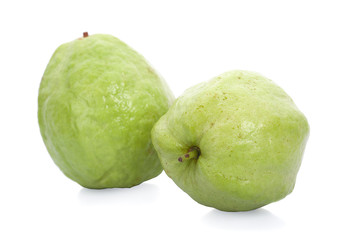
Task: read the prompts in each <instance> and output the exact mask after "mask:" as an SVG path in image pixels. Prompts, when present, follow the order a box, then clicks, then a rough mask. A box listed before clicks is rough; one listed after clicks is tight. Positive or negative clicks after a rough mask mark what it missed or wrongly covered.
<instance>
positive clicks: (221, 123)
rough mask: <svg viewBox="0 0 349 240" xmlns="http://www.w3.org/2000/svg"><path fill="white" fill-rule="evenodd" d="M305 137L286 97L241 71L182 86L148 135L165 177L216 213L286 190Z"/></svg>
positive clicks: (267, 82)
mask: <svg viewBox="0 0 349 240" xmlns="http://www.w3.org/2000/svg"><path fill="white" fill-rule="evenodd" d="M308 135H309V125H308V122H307V120H306V118H305V116H304V115H303V114H302V113H301V112H300V111H299V110H298V108H297V107H296V105H295V104H294V102H293V101H292V99H291V98H290V97H289V96H288V95H287V94H286V93H285V92H284V91H283V90H282V89H281V88H280V87H278V86H277V85H275V84H274V83H273V82H272V81H271V80H269V79H267V78H265V77H263V76H261V75H259V74H257V73H254V72H249V71H231V72H226V73H224V74H222V75H220V76H218V77H216V78H214V79H212V80H210V81H208V82H204V83H201V84H199V85H196V86H194V87H191V88H189V89H188V90H186V91H185V92H184V94H183V95H182V96H180V97H179V98H177V100H176V101H175V102H174V104H173V105H172V106H171V107H170V109H169V111H168V112H167V113H166V114H165V115H164V116H162V117H161V118H160V120H159V121H158V122H157V123H156V124H155V125H154V127H153V130H152V140H153V145H154V147H155V150H156V151H157V152H158V155H159V157H160V160H161V164H162V166H163V168H164V170H165V172H166V174H167V175H168V176H169V177H170V178H171V179H172V180H173V181H174V182H175V183H176V184H177V185H178V186H179V187H180V188H181V189H182V190H183V191H185V192H186V193H187V194H188V195H189V196H190V197H192V198H193V199H194V200H195V201H197V202H198V203H201V204H203V205H206V206H209V207H214V208H217V209H219V210H223V211H247V210H252V209H256V208H259V207H262V206H264V205H266V204H269V203H271V202H274V201H277V200H280V199H282V198H284V197H285V196H286V195H288V194H289V193H291V192H292V190H293V188H294V185H295V182H296V176H297V172H298V170H299V167H300V165H301V160H302V155H303V152H304V149H305V145H306V142H307V139H308ZM196 149H197V150H196Z"/></svg>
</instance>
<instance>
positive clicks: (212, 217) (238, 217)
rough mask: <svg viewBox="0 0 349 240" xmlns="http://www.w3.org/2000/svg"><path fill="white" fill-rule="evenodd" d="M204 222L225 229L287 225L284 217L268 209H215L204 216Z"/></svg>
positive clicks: (280, 226) (260, 228)
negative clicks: (227, 210) (229, 210)
mask: <svg viewBox="0 0 349 240" xmlns="http://www.w3.org/2000/svg"><path fill="white" fill-rule="evenodd" d="M202 220H203V222H204V223H206V224H208V225H210V226H212V227H215V228H223V229H225V230H252V231H253V230H258V231H260V230H271V229H278V228H282V227H283V226H285V223H284V221H283V220H282V219H280V218H279V217H277V216H275V215H274V214H272V213H271V212H269V211H268V210H266V209H263V208H259V209H256V210H252V211H248V212H223V211H219V210H216V209H213V210H212V211H210V212H209V213H208V214H206V215H205V216H204V217H203V219H202Z"/></svg>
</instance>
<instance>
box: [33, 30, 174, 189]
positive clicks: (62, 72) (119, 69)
mask: <svg viewBox="0 0 349 240" xmlns="http://www.w3.org/2000/svg"><path fill="white" fill-rule="evenodd" d="M173 101H174V97H173V95H172V93H171V91H170V90H169V88H168V86H167V85H166V83H165V81H164V80H163V79H162V78H161V77H160V76H159V75H158V74H157V73H156V72H155V71H154V69H153V68H152V67H151V66H150V65H149V64H148V63H147V62H146V60H145V59H144V58H143V57H142V56H141V55H139V54H138V53H137V52H135V51H134V50H133V49H131V48H130V47H129V46H127V45H126V44H125V43H123V42H121V41H120V40H119V39H117V38H115V37H113V36H110V35H102V34H98V35H97V34H96V35H92V36H86V37H84V38H80V39H77V40H75V41H72V42H69V43H65V44H63V45H61V46H60V47H59V48H58V49H57V50H56V51H55V53H54V54H53V56H52V58H51V60H50V62H49V64H48V65H47V68H46V70H45V73H44V76H43V78H42V81H41V85H40V90H39V99H38V103H39V106H38V118H39V125H40V131H41V135H42V138H43V140H44V143H45V145H46V147H47V150H48V152H49V153H50V155H51V157H52V159H53V160H54V162H55V163H56V164H57V165H58V167H59V168H60V169H61V170H62V172H63V173H64V174H65V175H66V176H67V177H69V178H71V179H72V180H74V181H76V182H78V183H79V184H80V185H82V186H84V187H86V188H114V187H132V186H135V185H138V184H140V183H142V182H143V181H146V180H148V179H151V178H154V177H156V176H157V175H159V174H160V173H161V171H162V167H161V164H160V161H159V159H158V157H157V154H156V152H155V150H154V147H153V145H152V143H151V136H150V132H151V129H152V127H153V125H154V124H155V122H156V121H157V120H158V119H159V118H160V117H161V116H162V115H163V114H164V113H166V111H167V110H168V108H169V106H170V105H171V104H172V102H173Z"/></svg>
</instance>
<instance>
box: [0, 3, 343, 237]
mask: <svg viewBox="0 0 349 240" xmlns="http://www.w3.org/2000/svg"><path fill="white" fill-rule="evenodd" d="M285 2H286V1H248V0H245V1H218V0H215V1H178V0H177V1H123V2H120V1H101V0H99V1H35V0H31V1H1V3H0V24H1V28H0V31H1V32H0V35H1V37H0V42H1V44H0V66H1V79H0V104H1V118H0V121H1V124H0V141H1V142H0V143H1V144H0V146H1V165H0V183H1V198H0V239H224V237H227V238H228V237H229V238H231V239H242V238H244V239H303V238H304V239H305V238H309V239H318V238H319V237H327V238H330V237H331V239H348V238H349V234H348V230H347V228H348V214H349V211H348V203H349V198H348V189H349V188H348V185H349V174H348V172H349V154H348V147H349V140H348V136H349V128H348V124H349V116H348V115H349V113H348V112H349V107H348V104H349V97H348V90H349V88H348V81H349V75H348V68H349V31H348V29H349V28H348V24H349V14H348V9H349V8H348V6H347V5H346V1H304V0H303V1H295V0H294V1H287V2H288V3H285ZM83 31H89V33H90V34H94V33H108V34H112V35H114V36H117V37H119V38H120V39H122V40H123V41H125V42H126V43H128V44H129V45H130V46H132V47H133V48H135V49H136V50H137V51H138V52H140V53H141V54H143V55H144V56H145V57H146V58H147V59H148V60H149V61H150V62H151V63H152V65H153V66H154V67H155V68H156V69H157V70H158V71H159V72H160V73H161V74H162V75H163V76H164V77H165V78H166V80H167V82H168V83H169V85H170V87H171V88H172V90H173V91H174V93H175V95H176V96H179V95H180V94H181V93H182V92H183V91H184V90H185V89H186V88H188V87H189V86H192V85H194V84H196V83H199V82H202V81H205V80H208V79H210V78H211V77H214V76H215V75H218V74H221V73H223V72H225V71H228V70H232V69H246V70H253V71H257V72H260V73H262V74H263V75H265V76H267V77H269V78H271V79H273V80H274V81H275V82H276V83H277V84H279V85H280V86H281V87H283V88H284V89H285V91H286V92H287V93H288V94H289V95H290V96H291V97H292V98H293V99H294V101H295V102H296V104H297V105H298V107H299V108H300V109H301V110H302V111H303V112H304V113H305V115H306V116H307V118H308V120H309V123H310V126H311V134H310V138H309V142H308V145H307V149H306V153H305V155H304V159H303V165H302V167H301V169H300V172H299V175H298V180H297V184H296V188H295V190H294V192H293V193H292V194H291V195H289V196H288V197H287V198H285V199H284V200H282V201H279V202H277V203H273V204H270V205H268V206H266V207H263V208H262V209H259V210H256V211H251V212H245V213H225V212H220V211H217V210H214V209H211V208H207V207H204V206H201V205H199V204H197V203H196V202H194V201H193V200H191V198H190V197H188V196H187V195H186V194H185V193H184V192H182V191H181V190H180V189H179V188H177V187H176V186H175V184H174V183H173V182H172V181H171V180H170V179H169V178H168V177H167V176H166V175H165V174H162V175H160V176H159V177H158V178H155V179H153V180H150V181H148V182H146V183H143V184H141V185H139V186H137V187H134V188H131V189H110V190H99V191H97V190H87V189H83V188H81V187H80V186H79V185H77V184H76V183H74V182H72V181H71V180H69V179H68V178H66V177H65V176H64V175H63V174H62V173H61V172H60V171H59V169H58V168H57V167H56V166H55V165H54V163H53V161H52V160H51V159H50V157H49V155H48V153H47V151H46V149H45V146H44V144H43V142H42V140H41V136H40V134H39V128H38V124H37V94H38V87H39V83H40V80H41V76H42V74H43V72H44V69H45V67H46V64H47V63H48V61H49V59H50V57H51V55H52V53H53V51H54V50H55V49H56V48H57V47H58V46H59V45H60V44H62V43H64V42H67V41H71V40H73V39H76V38H78V37H80V36H81V35H82V32H83Z"/></svg>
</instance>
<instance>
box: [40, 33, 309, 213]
mask: <svg viewBox="0 0 349 240" xmlns="http://www.w3.org/2000/svg"><path fill="white" fill-rule="evenodd" d="M38 103H39V106H38V118H39V125H40V131H41V135H42V137H43V140H44V143H45V145H46V147H47V150H48V152H49V153H50V155H51V157H52V159H53V160H54V162H55V163H56V164H57V166H58V167H59V168H60V169H61V170H62V172H63V173H64V174H65V175H66V176H67V177H69V178H71V179H72V180H74V181H76V182H78V183H79V184H80V185H82V186H84V187H87V188H114V187H132V186H135V185H138V184H140V183H142V182H143V181H146V180H148V179H151V178H154V177H156V176H157V175H159V174H160V173H161V172H162V169H164V170H165V172H166V174H167V175H168V176H169V177H170V178H172V180H173V181H174V182H175V183H176V184H177V185H178V186H179V187H180V188H181V189H182V190H183V191H185V192H186V193H188V194H189V195H190V196H191V197H192V198H193V199H194V200H196V201H197V202H199V203H201V204H204V205H206V206H211V207H215V208H217V209H220V210H224V211H245V210H251V209H255V208H258V207H261V206H264V205H266V204H268V203H271V202H274V201H277V200H279V199H281V198H284V197H285V196H286V195H287V194H289V193H290V192H291V191H292V190H293V187H294V184H295V181H296V175H297V172H298V169H299V167H300V164H301V159H302V155H303V152H304V149H305V145H306V142H307V138H308V135H309V125H308V123H307V120H306V118H305V116H304V115H303V114H302V113H301V112H300V111H299V110H298V108H297V107H296V106H295V104H294V103H293V101H292V100H291V98H290V97H289V96H288V95H287V94H286V93H285V92H284V91H283V90H282V89H281V88H280V87H278V86H277V85H275V84H274V83H273V82H272V81H271V80H269V79H267V78H265V77H263V76H261V75H259V74H257V73H254V72H249V71H231V72H227V73H224V74H222V75H220V76H218V77H216V78H214V79H212V80H210V81H208V82H204V83H201V84H199V85H196V86H194V87H191V88H189V89H188V90H187V91H185V92H184V93H183V94H182V95H181V96H180V97H179V98H177V99H176V100H175V99H174V96H173V94H172V93H171V91H170V89H169V87H168V86H167V84H166V82H165V81H164V80H163V79H162V78H161V77H160V76H159V74H158V73H157V72H156V71H155V70H154V69H153V68H152V67H151V66H150V65H149V64H148V63H147V61H146V60H145V59H144V58H143V57H142V56H141V55H140V54H138V53H137V52H136V51H134V50H133V49H131V48H130V47H129V46H127V45H126V44H125V43H123V42H122V41H120V40H119V39H117V38H115V37H113V36H110V35H103V34H96V35H91V36H88V34H84V37H83V38H79V39H77V40H74V41H72V42H69V43H65V44H63V45H61V46H60V47H59V48H58V49H57V50H56V51H55V53H54V54H53V56H52V58H51V60H50V62H49V64H48V65H47V68H46V70H45V73H44V76H43V78H42V81H41V85H40V90H39V100H38Z"/></svg>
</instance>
